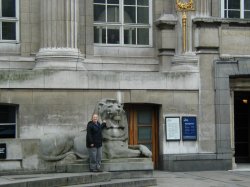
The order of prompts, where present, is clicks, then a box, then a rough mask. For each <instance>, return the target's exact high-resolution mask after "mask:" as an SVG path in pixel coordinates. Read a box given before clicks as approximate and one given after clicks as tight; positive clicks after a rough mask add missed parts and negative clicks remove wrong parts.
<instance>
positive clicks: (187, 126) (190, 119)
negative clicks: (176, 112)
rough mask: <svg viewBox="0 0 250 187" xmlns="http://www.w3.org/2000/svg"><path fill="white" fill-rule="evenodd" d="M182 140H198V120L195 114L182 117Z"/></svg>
mask: <svg viewBox="0 0 250 187" xmlns="http://www.w3.org/2000/svg"><path fill="white" fill-rule="evenodd" d="M182 140H197V122H196V117H195V116H183V117H182Z"/></svg>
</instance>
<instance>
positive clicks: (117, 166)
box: [57, 158, 154, 173]
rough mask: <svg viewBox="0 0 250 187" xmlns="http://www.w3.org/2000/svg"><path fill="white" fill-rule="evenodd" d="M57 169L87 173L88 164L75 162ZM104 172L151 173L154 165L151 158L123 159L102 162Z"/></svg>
mask: <svg viewBox="0 0 250 187" xmlns="http://www.w3.org/2000/svg"><path fill="white" fill-rule="evenodd" d="M60 167H61V168H59V167H58V168H57V170H58V171H60V170H61V171H64V172H69V173H79V172H86V171H89V164H88V162H86V161H80V160H79V161H77V162H76V163H74V164H68V165H64V166H60ZM102 168H103V170H104V171H112V172H113V171H153V170H154V165H153V162H152V159H151V158H126V159H125V158H123V159H111V160H102Z"/></svg>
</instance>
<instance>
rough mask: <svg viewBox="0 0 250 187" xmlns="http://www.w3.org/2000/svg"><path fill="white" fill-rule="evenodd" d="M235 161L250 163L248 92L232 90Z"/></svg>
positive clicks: (249, 102)
mask: <svg viewBox="0 0 250 187" xmlns="http://www.w3.org/2000/svg"><path fill="white" fill-rule="evenodd" d="M234 136H235V137H234V139H235V162H236V163H250V92H245V91H235V92H234Z"/></svg>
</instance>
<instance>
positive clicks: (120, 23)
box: [93, 0, 153, 47]
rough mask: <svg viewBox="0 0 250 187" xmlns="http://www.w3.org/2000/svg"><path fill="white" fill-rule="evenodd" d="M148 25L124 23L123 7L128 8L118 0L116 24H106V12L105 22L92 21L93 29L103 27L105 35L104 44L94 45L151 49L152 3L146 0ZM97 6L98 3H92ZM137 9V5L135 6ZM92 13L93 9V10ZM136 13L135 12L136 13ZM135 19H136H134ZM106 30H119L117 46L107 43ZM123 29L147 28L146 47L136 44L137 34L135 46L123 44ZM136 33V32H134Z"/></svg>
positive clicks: (121, 0)
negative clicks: (117, 19)
mask: <svg viewBox="0 0 250 187" xmlns="http://www.w3.org/2000/svg"><path fill="white" fill-rule="evenodd" d="M105 3H107V0H106V1H105ZM148 3H149V4H148V9H149V11H148V14H149V15H148V19H149V20H148V24H141V23H125V18H124V7H125V6H128V5H124V1H123V0H120V1H119V21H118V22H107V16H108V14H107V12H105V19H106V20H105V22H98V21H94V26H93V29H94V28H95V27H98V26H99V27H103V28H104V29H105V32H106V33H105V34H106V43H95V42H94V45H95V46H119V47H152V45H153V1H152V0H148ZM95 4H98V3H93V5H95ZM136 7H137V5H136ZM139 7H143V6H141V5H139ZM93 11H94V9H93ZM105 11H107V4H106V6H105ZM136 12H137V11H136ZM136 19H137V18H136ZM108 28H118V29H119V41H120V43H119V44H112V43H108V39H107V36H108V35H107V32H108ZM125 28H136V29H138V28H139V29H140V28H148V30H149V38H148V44H146V45H144V44H143V45H140V44H138V38H137V34H136V36H135V37H136V39H135V40H136V44H125V43H124V34H125V32H124V31H125ZM136 33H137V31H136Z"/></svg>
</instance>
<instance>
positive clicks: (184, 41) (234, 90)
mask: <svg viewBox="0 0 250 187" xmlns="http://www.w3.org/2000/svg"><path fill="white" fill-rule="evenodd" d="M176 2H177V1H176V0H133V1H129V0H11V1H10V0H8V1H6V0H1V1H0V3H1V5H0V9H1V10H0V113H1V117H0V143H1V145H4V144H6V147H7V156H6V158H2V159H1V162H0V166H1V167H0V168H1V170H9V169H15V170H16V169H38V168H39V164H40V161H39V156H38V154H37V152H38V145H39V138H41V137H43V136H44V135H46V134H50V133H55V134H56V133H58V134H60V133H67V132H69V131H71V132H79V131H80V130H82V129H84V128H85V127H86V124H87V122H88V121H89V119H90V117H91V115H92V113H93V111H94V108H95V105H96V103H97V102H98V101H99V100H101V99H102V98H114V99H117V100H118V101H119V102H121V103H123V104H124V109H125V110H126V112H127V115H128V122H129V136H130V137H129V143H130V144H145V145H146V146H148V147H149V148H150V149H151V150H152V152H153V161H154V163H155V168H158V169H162V170H169V171H185V170H214V169H222V170H226V169H232V168H234V167H237V164H238V163H242V162H244V163H245V162H246V163H247V162H249V161H250V140H249V138H248V137H250V125H249V122H248V121H249V120H248V117H247V116H248V113H249V111H250V110H249V106H248V105H249V103H248V97H249V96H250V92H249V90H250V83H249V75H250V65H249V64H250V21H249V20H248V19H247V18H249V17H250V16H249V12H250V4H249V3H248V2H247V1H246V0H241V1H239V3H240V4H237V3H236V4H234V3H233V1H232V0H203V1H198V0H193V1H191V0H190V1H179V2H186V3H188V2H191V3H193V7H192V8H191V10H185V15H186V18H185V17H184V12H183V11H181V10H178V9H177V5H176ZM184 19H185V21H186V22H185V24H186V26H185V25H184V22H183V20H184ZM186 117H188V119H195V121H193V122H192V123H190V124H188V123H185V121H184V119H185V118H186ZM171 119H172V120H174V122H173V123H171ZM169 120H170V121H169ZM189 136H192V137H191V139H189V138H188V137H189Z"/></svg>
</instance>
